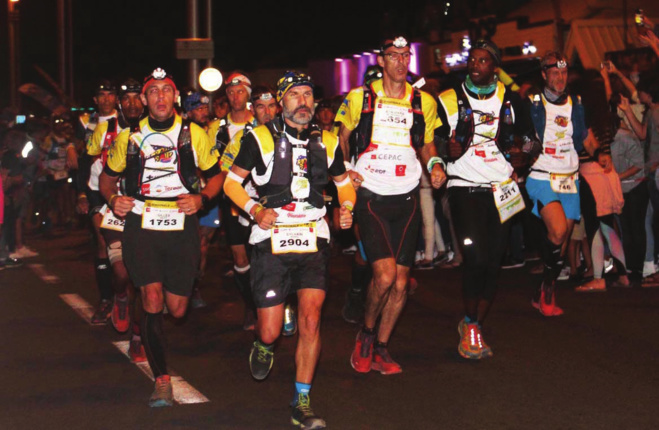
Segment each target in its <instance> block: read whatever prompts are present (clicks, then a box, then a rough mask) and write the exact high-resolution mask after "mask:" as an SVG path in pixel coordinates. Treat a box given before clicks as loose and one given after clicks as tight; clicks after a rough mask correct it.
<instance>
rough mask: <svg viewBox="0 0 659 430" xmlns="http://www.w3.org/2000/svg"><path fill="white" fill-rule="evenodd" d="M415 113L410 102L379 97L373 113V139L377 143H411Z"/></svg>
mask: <svg viewBox="0 0 659 430" xmlns="http://www.w3.org/2000/svg"><path fill="white" fill-rule="evenodd" d="M412 122H413V114H412V107H411V106H410V105H409V103H406V102H405V101H402V100H398V99H391V98H385V97H381V98H378V100H377V103H376V107H375V114H374V115H373V133H372V137H371V140H372V141H373V143H375V144H389V145H395V146H409V145H410V129H411V128H412Z"/></svg>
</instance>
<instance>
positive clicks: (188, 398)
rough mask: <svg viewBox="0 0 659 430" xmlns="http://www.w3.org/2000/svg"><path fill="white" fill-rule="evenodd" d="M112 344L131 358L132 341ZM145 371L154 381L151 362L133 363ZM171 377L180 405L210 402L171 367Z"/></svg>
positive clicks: (176, 398) (175, 395) (176, 399)
mask: <svg viewBox="0 0 659 430" xmlns="http://www.w3.org/2000/svg"><path fill="white" fill-rule="evenodd" d="M112 344H113V345H114V346H115V347H116V348H117V349H118V350H119V351H121V353H122V354H124V355H125V356H126V357H128V359H129V360H130V354H129V353H128V348H129V346H130V342H129V341H127V340H123V341H120V342H112ZM133 364H135V365H136V366H137V367H138V368H139V369H140V370H141V371H142V373H144V374H145V375H146V376H147V377H148V378H149V379H151V380H152V381H154V378H153V372H151V368H150V367H149V363H147V362H144V363H133ZM170 373H171V374H172V375H171V378H172V387H173V389H174V400H175V401H176V403H178V404H180V405H188V404H192V403H207V402H210V400H209V399H208V397H206V396H204V395H203V394H201V393H200V392H199V391H197V390H196V389H195V388H194V387H193V386H192V385H190V384H189V383H188V382H187V381H186V380H185V379H183V377H181V376H179V375H177V374H176V372H174V371H172V370H171V369H170Z"/></svg>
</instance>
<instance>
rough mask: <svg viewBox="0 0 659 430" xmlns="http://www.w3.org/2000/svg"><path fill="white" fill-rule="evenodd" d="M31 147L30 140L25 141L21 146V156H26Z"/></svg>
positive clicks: (32, 146)
mask: <svg viewBox="0 0 659 430" xmlns="http://www.w3.org/2000/svg"><path fill="white" fill-rule="evenodd" d="M33 148H34V145H33V144H32V142H28V143H26V144H25V146H24V147H23V151H21V155H22V156H23V158H27V156H28V154H29V153H30V151H32V149H33Z"/></svg>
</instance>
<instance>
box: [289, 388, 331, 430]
mask: <svg viewBox="0 0 659 430" xmlns="http://www.w3.org/2000/svg"><path fill="white" fill-rule="evenodd" d="M291 408H292V412H291V423H293V425H295V426H298V427H299V428H301V429H324V428H325V427H327V424H326V423H325V420H324V419H322V418H321V417H319V416H318V415H316V414H315V413H314V412H313V411H312V410H311V400H310V399H309V394H302V393H299V394H298V395H297V400H296V401H295V402H293V404H291Z"/></svg>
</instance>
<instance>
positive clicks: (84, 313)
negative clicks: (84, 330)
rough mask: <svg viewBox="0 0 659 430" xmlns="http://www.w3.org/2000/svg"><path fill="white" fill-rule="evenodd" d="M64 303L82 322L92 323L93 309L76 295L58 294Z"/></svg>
mask: <svg viewBox="0 0 659 430" xmlns="http://www.w3.org/2000/svg"><path fill="white" fill-rule="evenodd" d="M59 296H60V298H61V299H62V300H64V302H65V303H66V304H67V305H69V306H71V308H73V310H74V311H75V312H76V313H77V314H78V315H80V317H82V319H83V320H85V321H87V323H88V324H90V325H91V323H92V315H94V308H93V307H92V306H91V305H90V304H89V303H87V301H86V300H85V299H83V298H82V297H80V296H79V295H77V294H60V295H59Z"/></svg>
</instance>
